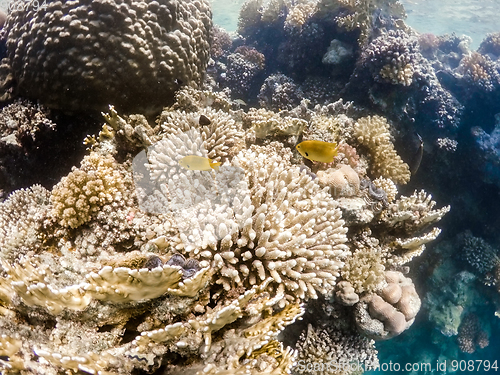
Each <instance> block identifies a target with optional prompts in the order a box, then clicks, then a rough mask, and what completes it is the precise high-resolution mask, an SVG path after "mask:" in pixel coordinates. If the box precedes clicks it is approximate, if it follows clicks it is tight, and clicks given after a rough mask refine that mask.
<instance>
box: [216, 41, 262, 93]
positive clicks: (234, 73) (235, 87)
mask: <svg viewBox="0 0 500 375" xmlns="http://www.w3.org/2000/svg"><path fill="white" fill-rule="evenodd" d="M264 67H265V57H264V55H263V54H262V53H260V52H259V51H257V50H256V49H255V48H253V47H246V46H241V47H238V48H237V49H236V50H235V51H234V53H232V54H230V55H229V56H227V71H226V73H225V75H226V78H225V85H227V87H228V88H229V89H230V90H231V95H232V96H233V97H234V98H235V99H236V98H238V99H244V100H248V97H249V93H250V90H251V89H252V87H253V85H252V84H253V83H254V80H255V77H256V76H257V75H258V74H259V73H260V72H261V71H262V70H263V69H264Z"/></svg>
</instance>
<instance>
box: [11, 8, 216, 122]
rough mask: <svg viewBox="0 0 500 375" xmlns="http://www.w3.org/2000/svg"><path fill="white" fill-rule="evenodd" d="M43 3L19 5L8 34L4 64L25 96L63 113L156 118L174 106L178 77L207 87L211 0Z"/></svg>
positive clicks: (13, 82) (20, 92)
mask: <svg viewBox="0 0 500 375" xmlns="http://www.w3.org/2000/svg"><path fill="white" fill-rule="evenodd" d="M44 4H46V5H45V6H32V7H31V6H30V7H14V8H13V11H12V12H11V13H10V15H9V20H8V22H7V24H6V25H5V27H4V29H3V31H4V32H5V40H6V43H7V56H8V58H7V60H6V61H4V62H5V63H6V64H7V66H8V69H9V71H10V72H11V73H12V78H13V81H12V82H11V84H12V85H13V86H14V87H15V89H16V92H18V93H19V94H21V95H23V96H25V97H29V98H32V99H39V100H41V101H42V102H43V103H44V104H46V105H47V106H49V107H56V108H63V109H65V110H86V109H97V110H104V109H105V107H106V106H107V105H108V104H109V103H112V104H114V105H115V106H116V107H117V108H118V109H120V110H126V111H127V112H129V113H130V111H134V110H136V111H141V112H153V113H154V112H157V111H159V110H161V108H162V106H163V105H165V104H169V103H171V102H173V96H174V92H175V90H176V89H177V88H178V86H177V84H176V80H182V81H183V82H185V83H193V84H195V85H197V84H200V83H201V79H202V76H203V74H204V70H205V67H206V65H207V62H208V58H209V40H208V39H209V32H210V29H211V26H212V21H211V12H210V8H209V4H208V1H174V2H171V1H163V0H161V1H152V2H147V1H142V0H130V1H126V2H122V3H113V2H108V1H104V0H99V1H93V2H85V1H74V2H65V1H55V0H52V1H47V2H46V3H44ZM139 67H140V69H139ZM131 77H135V78H134V82H133V83H131V81H130V80H131Z"/></svg>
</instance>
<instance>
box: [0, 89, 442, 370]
mask: <svg viewBox="0 0 500 375" xmlns="http://www.w3.org/2000/svg"><path fill="white" fill-rule="evenodd" d="M177 98H178V100H177V102H176V103H175V104H174V105H173V106H171V107H167V108H165V109H164V111H163V112H162V114H161V116H160V117H159V119H158V122H157V125H156V126H153V125H151V124H149V123H148V121H147V120H146V118H144V117H141V116H139V115H133V116H123V117H122V116H120V115H118V113H117V112H116V111H115V110H114V108H112V107H111V108H110V112H109V113H108V114H105V115H104V117H105V119H106V121H107V124H106V125H104V126H103V128H102V131H101V133H100V134H99V135H98V136H95V137H89V138H87V144H88V145H89V149H90V151H89V153H88V155H86V156H85V157H84V158H83V160H82V163H81V166H80V167H79V168H74V170H73V171H71V172H70V173H69V174H68V175H67V176H65V177H63V178H62V179H61V181H60V182H59V183H58V184H57V185H55V186H54V187H53V188H52V190H51V191H48V190H45V189H43V188H41V187H39V186H33V187H31V188H30V189H27V190H21V191H17V192H15V193H13V194H12V195H11V196H10V198H8V199H7V200H6V201H5V202H2V203H0V222H2V223H7V222H8V221H9V220H10V223H9V225H6V226H2V228H0V250H1V251H0V254H1V263H0V271H1V273H0V328H1V330H2V336H1V337H0V354H1V355H2V359H1V361H2V362H0V365H1V366H3V367H4V368H5V369H7V371H8V372H12V373H13V372H15V371H17V370H22V371H27V372H32V373H44V374H56V373H59V372H63V371H73V372H76V371H83V372H88V373H117V374H130V373H134V372H137V371H145V372H151V373H152V372H155V371H156V370H158V369H159V368H161V369H162V370H161V371H164V372H165V373H169V374H180V373H186V372H187V373H193V374H262V373H264V374H286V373H290V372H291V371H298V367H297V359H298V358H300V359H304V360H311V359H312V358H315V357H316V356H317V355H316V354H317V353H315V351H314V350H313V349H312V348H313V345H315V343H321V345H322V348H324V351H328V352H329V353H330V356H329V357H328V355H327V354H328V353H326V352H324V353H323V354H325V353H326V354H325V356H326V357H325V358H331V359H332V360H334V359H338V360H341V359H342V360H359V361H366V360H369V361H370V362H373V363H376V361H377V359H376V351H375V349H374V346H373V340H371V339H370V337H376V338H388V337H391V336H393V335H395V334H397V333H400V332H402V330H404V329H406V328H407V327H408V326H409V325H410V324H411V322H412V320H413V318H414V316H415V314H416V312H417V311H418V308H417V305H418V303H417V300H418V296H417V295H416V293H415V291H414V288H413V289H412V290H411V285H412V284H411V281H410V280H409V279H408V278H405V277H404V276H402V275H401V276H398V277H399V278H396V279H397V280H396V279H395V280H396V281H393V280H392V279H391V278H390V275H391V273H390V272H393V270H394V269H396V268H397V266H399V265H401V264H404V263H407V262H408V261H409V260H410V259H411V257H412V256H414V255H416V254H417V253H419V252H420V251H421V250H423V246H424V243H426V242H429V241H431V240H432V239H433V238H435V237H436V236H437V234H438V232H439V230H438V229H431V230H430V232H429V233H427V234H424V235H422V233H425V230H426V229H427V228H428V227H429V226H432V225H433V224H434V223H435V222H437V221H438V220H439V219H440V218H441V217H442V216H443V215H444V214H445V213H446V212H447V209H448V208H444V209H441V210H435V209H433V207H434V204H435V203H434V202H433V201H432V200H431V198H430V195H427V194H426V193H419V194H415V195H414V196H411V197H399V198H398V197H397V188H396V185H395V184H394V182H393V181H391V180H393V179H394V180H396V181H400V180H398V177H397V176H399V174H398V173H397V172H399V173H402V174H403V176H404V173H403V172H404V171H405V169H404V166H403V167H402V166H401V165H403V164H402V162H401V161H400V162H399V169H398V168H396V167H395V166H394V165H393V164H391V163H393V161H385V159H384V160H382V158H381V157H379V158H378V159H376V158H375V157H374V156H373V154H372V152H373V149H375V150H377V148H376V147H379V143H377V144H376V145H372V144H370V147H367V148H362V147H359V144H360V143H361V144H363V145H366V146H368V144H367V143H366V144H365V143H364V142H362V139H361V141H360V137H361V135H360V136H359V137H354V136H353V133H354V132H355V130H354V128H355V127H356V126H358V125H356V124H355V121H354V120H353V119H352V118H351V117H349V115H348V108H349V106H348V105H344V104H343V103H341V102H339V103H340V104H339V103H337V104H332V105H330V106H329V107H318V108H315V109H314V110H310V109H308V108H307V105H306V104H304V103H302V104H301V106H300V107H299V108H298V109H296V110H290V111H283V112H282V113H279V114H278V113H275V112H272V111H270V110H263V109H260V110H257V109H252V110H249V113H248V114H244V113H243V112H242V111H241V110H238V111H234V110H232V109H231V108H232V103H231V101H230V100H229V99H227V97H225V96H224V95H223V94H220V93H215V92H212V93H210V92H205V91H196V90H193V89H192V88H186V89H183V90H181V91H180V92H179V93H178V95H177ZM280 119H281V120H282V121H281V120H280ZM266 121H268V125H262V124H266ZM359 121H360V120H358V124H359ZM363 121H364V120H361V123H363ZM280 122H281V123H280ZM380 122H382V123H383V125H384V126H383V127H382V128H383V129H382V130H383V134H382V135H380V139H382V140H384V142H385V143H384V142H382V143H381V144H382V146H381V147H385V148H384V149H385V150H387V149H389V150H391V149H392V152H393V154H392V155H393V156H394V155H397V154H396V153H395V151H394V149H393V146H392V143H390V141H389V135H388V134H389V133H388V128H387V126H386V123H385V122H384V121H382V120H380ZM269 123H270V124H271V125H269ZM283 124H285V125H286V126H285V125H283ZM259 126H261V129H263V130H262V132H260V131H257V129H259ZM244 129H246V131H245V130H244ZM252 133H253V139H257V140H258V142H259V143H260V145H256V144H248V143H251V142H249V140H251V139H252ZM255 133H258V134H259V136H262V138H257V137H255ZM306 133H308V134H311V135H314V136H315V138H319V139H321V138H322V137H324V139H325V138H326V139H327V140H329V141H332V140H335V141H338V142H339V144H340V145H342V147H341V148H340V149H341V154H339V156H338V158H337V159H334V161H333V163H329V165H320V163H316V164H315V165H313V168H311V169H313V170H314V172H315V173H316V172H318V175H317V176H316V174H315V173H313V172H311V171H310V169H309V167H308V166H305V165H303V164H302V163H303V161H302V158H301V157H300V155H299V154H298V153H297V151H296V150H295V149H294V148H293V147H292V145H291V143H290V142H291V141H292V140H293V139H295V140H297V137H300V136H303V135H304V134H306ZM322 135H323V136H322ZM278 140H284V143H281V142H279V141H278ZM246 142H248V143H246ZM358 142H359V143H358ZM372 146H373V147H375V146H376V147H375V148H372ZM391 147H392V148H391ZM188 156H197V157H200V158H209V159H211V160H215V161H217V162H220V163H221V164H220V165H218V167H217V170H216V169H210V170H198V169H197V168H191V167H187V168H186V167H184V166H182V164H181V163H180V161H181V160H183V159H184V158H186V157H188ZM377 157H378V156H377ZM120 158H121V159H120ZM118 160H122V161H121V162H118ZM374 160H379V162H380V164H379V166H378V167H377V168H379V169H376V168H374V169H373V168H372V169H371V170H375V171H377V170H389V171H393V170H396V172H394V171H393V172H390V173H389V172H387V173H385V174H384V175H385V176H386V177H385V178H384V179H382V178H381V179H378V180H375V182H372V181H370V180H367V178H366V177H367V176H366V169H367V167H368V169H369V168H370V167H371V166H372V165H373V164H372V163H373V161H374ZM383 163H388V167H387V166H385V167H384V166H382V164H383ZM396 164H397V163H396ZM328 168H332V170H334V171H335V170H338V171H341V172H342V173H343V175H342V178H343V179H344V180H345V181H347V185H348V187H349V189H348V190H349V191H348V193H346V194H342V195H344V196H340V197H339V196H337V194H336V192H335V191H333V192H332V191H331V186H330V185H329V184H328V183H326V184H325V185H324V186H323V182H321V178H322V177H323V176H321V175H322V173H329V172H328ZM384 168H385V169H384ZM401 171H403V172H401ZM319 172H322V173H319ZM365 180H367V181H369V182H370V184H371V185H369V186H371V194H372V195H375V196H379V195H381V196H383V197H385V200H383V201H384V204H382V205H381V207H379V208H378V209H377V210H376V209H374V208H373V207H371V206H370V204H369V202H368V200H369V199H375V198H373V197H371V198H369V197H370V189H369V188H365V189H362V186H361V185H362V181H365ZM375 183H376V184H375ZM372 185H373V186H372ZM367 186H368V185H367ZM381 191H382V193H384V194H382V193H381ZM344 193H345V192H344ZM354 203H355V204H354ZM349 204H351V206H350V207H351V210H352V211H355V212H357V214H358V216H359V217H363V218H364V219H363V220H358V221H357V222H355V221H352V220H350V219H349V220H348V217H347V216H346V220H344V219H343V215H344V214H345V210H346V208H345V207H347V206H349ZM348 227H349V228H348ZM351 228H352V231H351ZM348 229H349V231H348ZM393 273H395V272H393ZM398 275H399V274H398ZM393 284H394V285H393ZM398 288H399V289H398ZM396 289H398V290H399V291H401V296H399V295H397V296H396V295H394V293H396V294H397V292H398V290H396ZM407 289H408V290H407ZM405 293H406V294H408V295H409V296H410V297H405V296H406V294H405ZM396 297H399V298H396ZM379 299H383V303H384V304H385V305H384V306H382V307H381V308H379V307H380V306H379V305H378V304H377V303H378V302H380V301H378V300H379ZM372 305H373V306H372ZM386 305H387V306H389V307H387V306H386ZM314 306H316V307H314ZM318 306H320V307H321V311H322V315H321V319H319V320H318V321H310V318H308V321H307V324H306V326H308V325H309V324H310V327H309V328H307V332H308V333H306V331H305V326H304V325H300V324H299V323H297V320H299V319H300V318H301V317H302V316H303V315H304V314H306V311H307V309H308V308H312V307H314V308H317V307H318ZM370 306H371V307H370ZM390 309H393V310H394V309H395V310H396V311H397V314H395V313H394V314H393V315H396V316H397V317H399V318H400V316H401V315H403V320H404V328H403V329H402V328H401V326H402V325H401V324H400V325H398V324H396V323H398V322H399V323H402V322H403V321H393V320H391V319H392V318H391V317H392V315H391V317H389V316H386V315H384V316H383V317H382V313H380V311H385V312H387V311H386V310H390ZM379 310H380V311H379ZM393 310H391V311H392V312H393ZM363 311H364V312H365V313H364V314H365V315H366V316H365V315H363V316H365V317H368V316H370V319H371V321H373V320H375V319H376V320H378V321H379V323H374V324H378V325H377V327H378V328H380V329H379V330H378V331H377V330H375V331H374V330H373V329H371V328H370V327H368V328H366V327H365V328H364V329H361V330H360V331H359V332H356V329H357V328H356V326H355V323H354V322H355V318H356V317H357V316H358V317H359V314H363ZM377 312H379V313H377ZM337 313H338V314H337ZM339 314H340V315H339ZM356 314H358V315H356ZM370 314H374V316H373V317H371V315H370ZM389 315H390V314H389ZM304 316H305V315H304ZM335 316H341V317H342V318H339V320H338V325H336V326H335V327H333V328H331V329H329V328H325V327H327V326H328V321H329V320H330V319H334V317H335ZM13 317H16V318H15V319H14V318H13ZM397 317H396V318H394V320H396V319H398V318H397ZM358 320H359V319H358ZM399 320H401V319H399ZM358 324H359V322H358ZM363 327H364V326H363ZM358 329H359V327H358ZM301 332H302V338H301V339H300V340H299V345H298V346H297V347H296V349H292V348H291V347H289V346H287V345H291V346H292V347H293V345H294V344H295V343H296V342H297V339H298V338H299V337H300V336H301ZM374 332H375V333H374ZM62 337H64V339H63V340H62V339H61V338H62ZM286 337H293V339H292V340H291V341H290V340H288V339H286ZM330 349H331V350H330ZM33 353H35V354H36V356H34V355H33ZM320 354H321V353H320ZM318 355H319V354H318ZM4 357H5V358H4Z"/></svg>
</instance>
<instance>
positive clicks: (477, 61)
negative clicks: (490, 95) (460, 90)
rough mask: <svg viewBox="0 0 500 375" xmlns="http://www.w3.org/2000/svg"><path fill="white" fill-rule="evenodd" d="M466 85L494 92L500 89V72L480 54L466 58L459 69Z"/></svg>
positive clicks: (487, 58) (475, 53) (476, 53)
mask: <svg viewBox="0 0 500 375" xmlns="http://www.w3.org/2000/svg"><path fill="white" fill-rule="evenodd" d="M457 73H459V74H460V75H461V76H462V79H463V80H464V81H465V82H466V85H467V86H468V87H470V88H474V89H476V90H481V91H486V92H489V91H493V90H496V89H498V88H499V87H500V72H499V71H498V68H497V66H496V64H495V63H494V62H493V61H492V60H491V59H490V58H489V57H488V56H487V55H482V54H480V53H478V52H473V53H471V54H470V55H467V56H464V58H463V59H462V60H461V61H460V65H459V67H458V68H457Z"/></svg>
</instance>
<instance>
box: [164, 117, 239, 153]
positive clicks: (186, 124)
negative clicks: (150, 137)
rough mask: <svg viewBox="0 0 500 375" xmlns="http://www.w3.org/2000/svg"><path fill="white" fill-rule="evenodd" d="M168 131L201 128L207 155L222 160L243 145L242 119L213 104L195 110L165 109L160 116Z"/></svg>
mask: <svg viewBox="0 0 500 375" xmlns="http://www.w3.org/2000/svg"><path fill="white" fill-rule="evenodd" d="M158 123H159V124H160V126H161V129H162V133H163V134H165V135H167V136H168V135H170V134H176V133H183V132H189V131H192V130H196V131H198V132H199V134H200V137H201V140H202V142H203V143H202V145H203V148H204V149H205V150H206V151H207V157H209V158H211V159H213V160H216V161H223V160H224V159H226V158H227V156H228V155H230V156H233V155H235V154H237V153H238V152H239V151H240V150H241V149H242V148H243V146H244V144H243V143H244V142H243V130H242V128H241V123H240V122H237V121H235V120H234V118H233V117H232V116H231V115H230V114H229V113H226V112H224V111H222V110H215V109H212V108H210V107H207V108H204V109H200V110H197V111H194V112H185V111H181V110H174V109H165V110H164V111H163V112H162V113H161V116H160V118H159V120H158Z"/></svg>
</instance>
